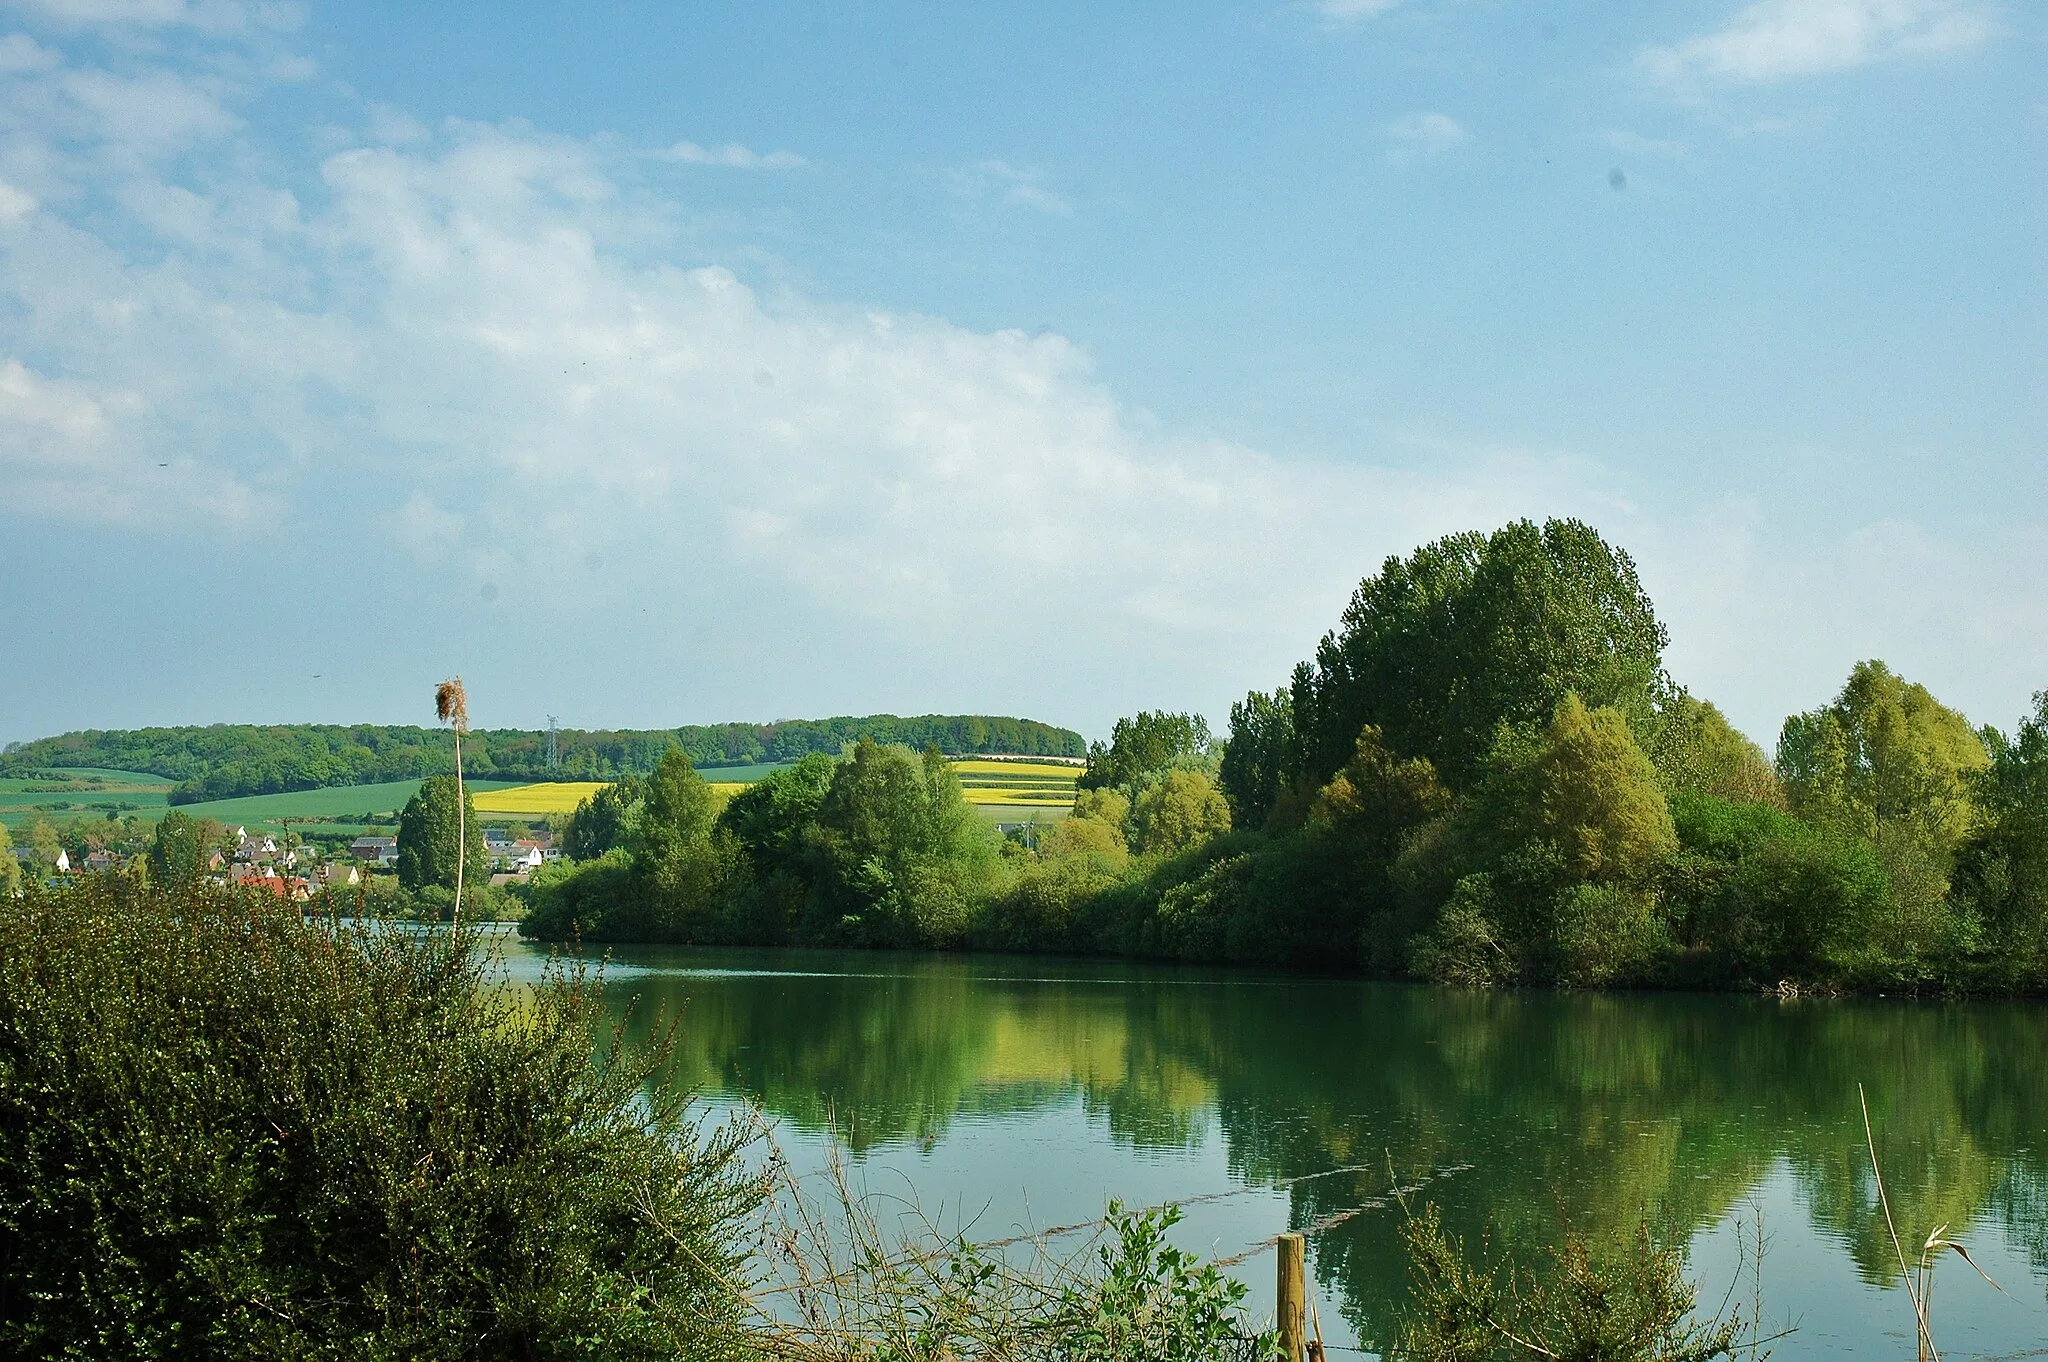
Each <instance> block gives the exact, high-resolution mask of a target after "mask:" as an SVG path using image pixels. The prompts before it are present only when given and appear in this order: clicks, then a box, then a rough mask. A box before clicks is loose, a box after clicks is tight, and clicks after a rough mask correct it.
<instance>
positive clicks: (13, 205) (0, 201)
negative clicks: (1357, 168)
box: [0, 180, 36, 226]
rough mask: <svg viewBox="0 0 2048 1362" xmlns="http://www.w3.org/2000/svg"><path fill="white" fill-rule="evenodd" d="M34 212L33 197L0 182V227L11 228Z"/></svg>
mask: <svg viewBox="0 0 2048 1362" xmlns="http://www.w3.org/2000/svg"><path fill="white" fill-rule="evenodd" d="M35 211H36V196H35V195H33V194H31V193H29V192H28V191H27V190H24V189H16V188H15V187H14V186H13V185H11V184H8V183H7V182H6V181H5V180H0V226H12V225H13V224H15V223H17V222H20V221H21V220H22V219H23V218H25V217H27V216H28V215H29V214H30V213H33V212H35Z"/></svg>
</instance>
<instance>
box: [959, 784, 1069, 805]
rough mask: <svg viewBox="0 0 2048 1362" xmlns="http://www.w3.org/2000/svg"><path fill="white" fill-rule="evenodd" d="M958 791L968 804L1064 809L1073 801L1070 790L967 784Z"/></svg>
mask: <svg viewBox="0 0 2048 1362" xmlns="http://www.w3.org/2000/svg"><path fill="white" fill-rule="evenodd" d="M960 793H961V795H962V796H963V797H964V798H965V799H966V800H967V802H968V803H970V804H1014V805H1016V806H1018V807H1019V808H1024V807H1030V808H1042V809H1064V808H1066V807H1067V806H1068V805H1070V804H1072V803H1073V802H1074V792H1073V791H1072V790H1067V791H1065V792H1061V791H1059V790H1016V789H1009V790H983V789H977V788H975V787H973V786H969V787H968V788H966V789H964V790H962V791H961V792H960Z"/></svg>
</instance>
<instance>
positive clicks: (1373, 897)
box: [522, 521, 2048, 991]
mask: <svg viewBox="0 0 2048 1362" xmlns="http://www.w3.org/2000/svg"><path fill="white" fill-rule="evenodd" d="M1666 642H1667V636H1666V632H1665V629H1664V626H1663V625H1662V624H1661V623H1660V622H1659V621H1658V619H1657V616H1656V612H1655V609H1654V606H1653V605H1652V603H1651V601H1650V599H1649V597H1648V595H1647V593H1646V592H1645V591H1644V590H1643V588H1642V586H1641V584H1640V582H1639V581H1638V579H1637V576H1636V571H1635V567H1634V564H1633V563H1632V561H1631V560H1630V559H1629V557H1628V555H1627V554H1626V553H1624V552H1621V551H1619V550H1617V549H1615V548H1613V547H1612V546H1610V545H1609V544H1607V543H1606V542H1605V541H1604V540H1603V539H1602V538H1601V537H1600V536H1599V535H1598V534H1597V533H1595V532H1594V531H1593V530H1592V529H1591V528H1589V527H1587V526H1585V525H1583V524H1580V523H1578V522H1574V521H1551V522H1547V523H1545V524H1543V525H1541V526H1539V525H1535V524H1533V523H1530V522H1526V521H1524V522H1518V523H1516V524H1513V525H1509V526H1507V527H1505V528H1503V529H1501V530H1499V531H1496V532H1495V533H1493V534H1490V535H1485V534H1476V533H1475V534H1464V535H1456V536H1452V537H1450V538H1447V539H1444V540H1440V541H1438V542H1436V543H1434V544H1430V545H1427V546H1425V547H1423V548H1421V549H1419V550H1417V551H1416V552H1415V553H1414V554H1413V555H1411V556H1410V557H1408V558H1406V559H1390V560H1388V562H1387V563H1386V565H1385V566H1384V567H1383V569H1382V570H1381V572H1380V573H1379V574H1378V575H1376V576H1374V577H1372V578H1370V579H1368V580H1367V581H1366V582H1364V583H1363V584H1361V585H1360V587H1359V589H1358V591H1357V592H1356V593H1355V594H1354V596H1353V598H1352V600H1351V602H1350V604H1349V606H1348V607H1347V608H1346V610H1345V612H1344V614H1343V616H1342V618H1341V620H1340V621H1339V625H1338V628H1337V629H1335V630H1333V631H1332V632H1331V633H1329V634H1328V635H1326V636H1325V637H1324V638H1323V639H1322V641H1321V642H1320V643H1319V644H1318V646H1317V648H1316V650H1315V654H1314V656H1313V657H1312V658H1311V659H1309V660H1307V661H1304V662H1303V663H1301V664H1300V665H1299V666H1298V667H1297V668H1296V669H1295V671H1294V674H1293V676H1292V677H1291V678H1290V679H1289V680H1288V682H1287V684H1285V685H1283V686H1281V687H1279V688H1277V689H1275V690H1272V691H1270V692H1261V691H1255V692H1253V693H1251V694H1249V695H1247V696H1246V698H1245V699H1244V700H1243V701H1242V702H1241V703H1239V704H1237V705H1235V706H1233V708H1232V711H1231V716H1230V729H1229V733H1228V736H1227V738H1226V739H1225V740H1223V741H1220V742H1219V741H1216V740H1214V739H1213V738H1212V736H1211V734H1210V732H1209V730H1208V727H1207V725H1206V724H1205V723H1204V722H1203V721H1202V720H1201V719H1200V718H1198V717H1196V716H1189V715H1177V714H1165V713H1145V714H1139V715H1137V716H1134V717H1133V718H1130V719H1127V720H1123V721H1120V722H1119V723H1118V724H1117V726H1116V728H1115V730H1114V731H1113V733H1112V735H1111V739H1110V741H1108V742H1107V743H1100V744H1096V745H1095V746H1094V747H1093V748H1092V749H1091V750H1090V753H1089V762H1088V768H1087V770H1086V772H1085V773H1084V775H1083V776H1082V778H1081V780H1080V781H1079V785H1080V789H1079V790H1078V792H1077V794H1076V796H1075V801H1074V805H1073V809H1072V815H1071V816H1070V817H1068V818H1066V819H1064V820H1062V821H1060V822H1058V823H1057V824H1055V825H1052V826H1049V827H1034V828H1027V829H1022V830H1020V831H1019V832H1018V833H1017V834H1016V835H1014V836H1012V837H1010V838H1007V839H1002V840H998V839H997V838H996V837H995V835H994V834H993V833H991V832H989V831H987V830H986V829H984V828H983V827H982V826H980V825H978V824H977V823H976V822H975V820H974V819H972V818H971V817H968V816H967V811H966V809H965V806H964V804H963V801H962V798H961V793H960V789H959V785H958V781H957V779H956V778H955V777H954V776H953V775H952V774H951V773H950V772H949V771H948V770H947V769H946V766H945V763H944V762H943V761H942V760H940V759H939V757H938V754H937V753H936V752H929V751H928V752H926V753H925V754H923V755H919V754H918V753H915V752H912V751H909V750H906V749H904V748H902V747H892V746H888V745H884V744H881V743H878V742H874V741H868V740H863V741H862V742H860V743H858V744H855V745H853V746H852V747H851V748H849V749H848V750H847V752H846V753H845V754H844V755H843V756H840V757H833V756H829V755H824V754H812V755H810V756H807V757H806V758H804V759H803V760H802V761H800V762H798V763H796V764H795V765H793V766H791V767H788V768H786V769H784V770H781V771H778V772H776V773H774V774H772V775H771V776H770V777H769V778H767V779H766V780H763V781H761V782H759V783H758V784H756V785H754V786H751V787H749V788H748V789H747V790H746V791H745V792H743V793H742V794H740V795H739V796H738V797H737V798H734V799H733V800H732V801H731V803H730V804H729V805H728V806H727V807H726V808H725V809H724V810H723V811H718V810H715V809H714V808H713V801H712V799H711V798H710V796H709V794H708V791H707V789H706V787H705V785H704V782H703V780H702V778H701V777H699V776H698V775H697V774H696V772H695V770H694V768H693V765H692V763H691V762H690V760H689V758H688V755H687V754H686V753H684V752H682V751H681V750H680V749H671V750H670V751H669V753H668V754H667V755H666V756H665V757H664V758H663V759H662V761H661V763H660V765H659V767H658V768H657V769H656V771H655V772H654V773H653V775H652V776H650V777H649V779H648V781H647V782H646V783H645V784H644V785H642V784H640V783H638V782H634V783H628V784H622V785H620V786H619V787H618V788H617V789H616V790H614V791H612V792H610V793H609V794H602V793H601V794H600V796H599V797H597V798H594V799H593V800H591V801H590V803H589V805H588V806H587V807H586V808H584V809H580V810H579V811H578V813H577V815H576V816H575V819H574V824H573V826H572V832H571V835H570V837H569V839H568V844H569V846H570V847H571V849H572V852H573V853H574V854H575V855H577V856H578V857H580V859H579V860H578V861H576V862H575V863H573V864H568V865H564V866H561V867H558V868H556V869H553V870H551V871H548V872H546V873H544V874H542V875H540V876H538V877H537V878H536V880H535V881H534V883H533V885H532V887H531V889H530V896H531V903H532V911H531V912H530V914H529V916H528V917H527V919H526V921H525V923H524V925H523V928H522V929H523V930H526V931H528V932H529V933H531V934H533V935H536V936H538V937H541V938H543V939H568V938H570V937H572V936H573V937H580V938H582V939H586V940H609V941H675V942H698V943H706V944H709V943H762V944H812V945H859V946H890V947H925V948H961V947H976V948H986V949H999V950H1021V951H1050V952H1077V953H1107V954H1123V955H1135V956H1151V957H1160V958H1168V959H1177V960H1199V961H1217V962H1236V963H1258V964H1264V965H1275V966H1282V967H1290V968H1304V969H1316V970H1325V971H1340V972H1354V973H1363V974H1368V975H1373V976H1379V977H1392V978H1421V979H1432V980H1438V981H1442V982H1449V983H1457V984H1464V985H1472V986H1493V985H1504V984H1546V985H1560V986H1567V987H1610V986H1681V987H1742V988H1759V987H1762V988H1774V989H1775V988H1784V989H1822V990H1872V991H1885V990H1905V991H1921V990H1946V991H1992V990H2031V989H2039V988H2041V987H2043V986H2048V695H2044V696H2043V697H2037V701H2036V706H2037V708H2036V712H2035V713H2033V714H2032V715H2029V716H2026V717H2025V718H2023V719H2022V721H2021V723H2020V724H2019V726H2018V729H2017V731H2016V733H2015V734H2013V735H2012V736H2007V735H2006V734H2004V733H2001V732H1999V731H1998V730H1996V729H1991V728H1983V729H1977V728H1973V727H1972V726H1971V725H1970V723H1969V722H1968V721H1967V720H1966V719H1965V718H1964V717H1963V716H1962V715H1960V714H1959V713H1957V712H1956V711H1954V710H1952V709H1950V708H1948V707H1946V706H1944V705H1942V704H1941V703H1940V702H1939V701H1938V700H1937V699H1936V698H1935V697H1934V696H1932V695H1931V694H1930V693H1929V692H1928V691H1927V690H1926V689H1925V688H1924V687H1922V686H1920V685H1917V684H1914V683H1912V682H1910V681H1908V680H1906V679H1904V678H1902V677H1899V676H1897V675H1895V674H1894V673H1892V672H1891V671H1890V670H1889V669H1888V668H1887V667H1886V666H1885V665H1884V664H1883V663H1881V662H1875V661H1871V662H1863V663H1859V664H1857V665H1856V666H1855V667H1854V668H1853V669H1852V670H1851V672H1850V675H1849V677H1848V679H1847V681H1846V682H1845V684H1844V685H1843V688H1842V690H1841V691H1840V693H1839V694H1838V695H1837V696H1836V697H1835V698H1834V699H1833V700H1832V701H1830V702H1829V703H1827V704H1825V705H1822V706H1820V707H1818V708H1816V709H1814V710H1811V711H1809V712H1806V713H1802V714H1797V715H1794V716H1792V717H1791V718H1789V719H1787V720H1786V721H1785V724H1784V726H1783V729H1782V732H1781V733H1780V735H1779V738H1778V742H1777V748H1776V752H1775V755H1774V756H1766V755H1765V753H1764V752H1763V751H1762V750H1761V749H1760V748H1758V747H1757V746H1756V745H1755V744H1754V743H1752V742H1751V741H1750V740H1749V739H1747V738H1746V737H1744V736H1743V735H1742V734H1740V733H1739V732H1737V731H1736V730H1735V729H1734V728H1733V727H1732V726H1731V725H1730V724H1729V723H1728V721H1727V720H1726V718H1725V717H1724V716H1723V715H1722V714H1721V712H1720V711H1719V710H1718V709H1717V708H1715V706H1714V705H1713V704H1712V703H1711V702H1710V701H1708V700H1705V699H1702V698H1700V697H1696V696H1694V695H1692V694H1690V693H1688V692H1687V691H1686V690H1685V689H1684V688H1683V687H1682V686H1680V685H1678V684H1677V683H1676V682H1675V681H1674V680H1673V679H1672V678H1671V677H1670V676H1669V674H1668V673H1667V672H1666V670H1665V668H1664V665H1663V650H1664V647H1665V644H1666ZM599 827H601V828H602V829H603V832H602V835H597V834H595V833H592V832H590V831H588V829H595V828H599Z"/></svg>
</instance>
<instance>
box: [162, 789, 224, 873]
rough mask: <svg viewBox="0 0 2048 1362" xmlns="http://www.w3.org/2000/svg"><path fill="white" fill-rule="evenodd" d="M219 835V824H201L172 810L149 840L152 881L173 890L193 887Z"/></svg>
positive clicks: (217, 841)
mask: <svg viewBox="0 0 2048 1362" xmlns="http://www.w3.org/2000/svg"><path fill="white" fill-rule="evenodd" d="M220 832H221V830H220V827H219V825H218V824H207V823H201V822H199V821H198V820H197V819H194V818H193V817H192V816H191V815H189V814H187V813H184V812H182V811H181V810H178V809H172V810H171V811H170V812H169V813H167V814H165V815H164V816H163V818H162V819H160V820H159V821H158V822H157V825H156V835H155V836H154V837H152V838H151V839H150V845H149V873H150V878H152V879H153V880H155V881H156V882H157V883H158V884H160V885H163V886H164V887H165V888H170V889H176V888H181V887H183V886H186V885H189V884H191V883H192V882H193V881H194V880H196V879H198V878H199V877H200V875H202V874H204V873H205V871H206V862H207V858H208V857H210V856H211V855H212V854H213V851H214V848H215V847H216V846H217V845H218V844H219V841H220Z"/></svg>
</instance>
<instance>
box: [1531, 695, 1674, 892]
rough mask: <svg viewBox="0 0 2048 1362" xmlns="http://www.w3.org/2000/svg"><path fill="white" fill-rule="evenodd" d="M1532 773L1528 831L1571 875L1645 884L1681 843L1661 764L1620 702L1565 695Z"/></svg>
mask: <svg viewBox="0 0 2048 1362" xmlns="http://www.w3.org/2000/svg"><path fill="white" fill-rule="evenodd" d="M1526 780H1527V789H1528V793H1529V801H1528V804H1527V805H1526V806H1525V808H1524V809H1523V810H1521V811H1519V812H1520V813H1521V814H1522V816H1523V818H1524V819H1525V820H1526V826H1527V827H1528V831H1529V834H1530V835H1531V836H1533V837H1536V838H1539V839H1541V840H1543V841H1545V842H1548V843H1549V844H1550V845H1551V846H1553V847H1555V848H1557V852H1558V856H1559V859H1560V862H1561V865H1562V868H1563V871H1564V873H1565V874H1566V875H1568V876H1570V877H1571V878H1572V879H1575V880H1582V881H1586V882H1588V883H1598V884H1642V883H1644V882H1646V881H1647V880H1649V879H1650V878H1652V877H1653V876H1654V875H1655V874H1656V873H1657V872H1658V871H1659V870H1661V869H1662V868H1663V866H1664V863H1665V862H1666V861H1668V860H1669V859H1670V858H1671V856H1672V855H1673V853H1675V852H1676V851H1677V850H1678V835H1677V833H1676V831H1675V830H1674V829H1673V828H1672V825H1671V813H1670V810H1669V808H1668V807H1667V806H1666V805H1665V802H1664V794H1663V791H1662V790H1660V789H1659V788H1658V786H1657V775H1656V771H1655V770H1654V769H1653V768H1652V767H1651V765H1650V759H1649V758H1648V757H1646V756H1644V755H1643V752H1642V749H1641V748H1639V747H1637V746H1636V742H1635V738H1634V736H1633V735H1632V734H1631V733H1630V731H1629V726H1628V721H1627V720H1626V719H1624V718H1623V717H1622V715H1621V714H1620V712H1619V711H1617V710H1612V709H1598V710H1588V709H1587V708H1586V706H1585V705H1584V704H1583V703H1582V702H1581V701H1580V699H1579V697H1578V695H1577V694H1576V693H1574V694H1569V695H1567V696H1565V698H1564V702H1563V703H1562V704H1560V705H1559V706H1558V707H1557V713H1556V714H1555V715H1553V716H1552V718H1551V721H1550V729H1549V731H1548V732H1547V733H1546V734H1545V736H1544V742H1543V745H1542V747H1541V748H1540V749H1539V750H1538V752H1537V754H1536V760H1535V762H1534V764H1533V766H1532V767H1531V769H1530V770H1529V771H1528V772H1527V777H1526Z"/></svg>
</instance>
